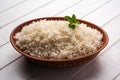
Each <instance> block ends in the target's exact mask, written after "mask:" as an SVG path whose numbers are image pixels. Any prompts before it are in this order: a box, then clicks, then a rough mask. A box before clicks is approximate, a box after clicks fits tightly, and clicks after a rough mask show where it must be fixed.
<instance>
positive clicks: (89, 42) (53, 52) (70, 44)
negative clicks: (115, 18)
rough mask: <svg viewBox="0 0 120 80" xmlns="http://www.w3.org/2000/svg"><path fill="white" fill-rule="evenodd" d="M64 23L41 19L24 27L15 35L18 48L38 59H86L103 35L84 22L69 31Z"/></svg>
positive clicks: (96, 48) (66, 23)
mask: <svg viewBox="0 0 120 80" xmlns="http://www.w3.org/2000/svg"><path fill="white" fill-rule="evenodd" d="M68 24H69V23H68V22H67V21H60V20H40V21H37V22H33V23H31V24H29V25H26V26H24V27H23V28H22V30H21V31H20V32H18V33H16V35H15V36H14V38H15V39H16V44H17V46H19V47H20V49H22V50H23V51H24V52H26V53H27V54H29V55H31V56H34V57H36V58H40V59H70V58H77V57H79V56H85V55H88V54H91V53H93V52H95V51H96V50H98V48H100V47H101V46H102V38H103V35H102V33H101V32H99V31H97V30H96V29H92V28H90V27H89V26H87V25H86V24H84V23H80V24H79V25H78V26H76V28H75V30H73V29H71V28H69V26H68Z"/></svg>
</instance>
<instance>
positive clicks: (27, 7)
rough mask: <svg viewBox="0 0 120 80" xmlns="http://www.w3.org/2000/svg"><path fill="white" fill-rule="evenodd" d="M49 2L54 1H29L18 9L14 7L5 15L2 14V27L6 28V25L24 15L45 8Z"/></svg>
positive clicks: (0, 14) (0, 17)
mask: <svg viewBox="0 0 120 80" xmlns="http://www.w3.org/2000/svg"><path fill="white" fill-rule="evenodd" d="M49 2H52V0H44V1H43V0H27V1H25V2H23V3H22V4H20V5H18V6H16V7H13V8H11V9H9V10H7V11H5V12H3V13H0V21H1V24H0V27H4V26H5V25H7V24H9V23H11V22H13V21H15V20H16V19H18V18H20V17H22V16H23V15H26V14H28V13H30V12H31V11H34V10H35V9H38V8H40V7H42V6H43V5H44V6H45V5H46V3H49ZM33 6H34V7H33Z"/></svg>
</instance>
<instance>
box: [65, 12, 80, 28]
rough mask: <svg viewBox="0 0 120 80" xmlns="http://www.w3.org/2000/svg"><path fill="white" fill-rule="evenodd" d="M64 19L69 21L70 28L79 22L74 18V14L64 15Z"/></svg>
mask: <svg viewBox="0 0 120 80" xmlns="http://www.w3.org/2000/svg"><path fill="white" fill-rule="evenodd" d="M64 18H65V19H67V21H68V22H69V27H70V28H71V29H75V28H76V25H77V24H79V23H80V22H79V21H78V20H77V19H76V16H75V14H73V15H72V17H70V16H65V17H64Z"/></svg>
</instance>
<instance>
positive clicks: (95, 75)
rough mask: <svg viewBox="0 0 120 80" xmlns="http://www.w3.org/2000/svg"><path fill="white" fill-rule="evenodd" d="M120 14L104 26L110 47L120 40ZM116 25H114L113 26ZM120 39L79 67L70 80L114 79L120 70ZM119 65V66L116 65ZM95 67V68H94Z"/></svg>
mask: <svg viewBox="0 0 120 80" xmlns="http://www.w3.org/2000/svg"><path fill="white" fill-rule="evenodd" d="M119 21H120V15H119V16H117V17H116V18H115V19H114V20H112V21H111V22H109V23H108V24H106V25H105V26H104V29H105V31H107V33H108V35H109V39H110V42H109V45H108V46H109V47H110V46H111V45H112V44H114V42H116V41H117V40H120V34H119V31H120V27H118V26H119V25H120V22H119ZM112 26H114V27H112ZM119 44H120V41H119V42H117V43H116V44H115V45H114V46H113V47H111V48H110V49H109V48H108V50H107V49H106V50H107V51H105V50H104V51H105V52H104V53H101V55H99V56H97V57H96V58H95V59H94V61H92V62H91V63H90V64H88V65H87V66H85V67H84V68H82V69H79V71H78V72H76V74H74V75H73V76H72V77H71V78H70V80H79V79H89V80H112V79H113V78H114V77H115V76H116V75H117V74H118V72H119V71H120V69H119V66H120V63H119V59H120V57H119V56H120V55H119V53H120V51H119V48H120V45H119ZM116 65H117V66H116ZM93 69H94V70H93Z"/></svg>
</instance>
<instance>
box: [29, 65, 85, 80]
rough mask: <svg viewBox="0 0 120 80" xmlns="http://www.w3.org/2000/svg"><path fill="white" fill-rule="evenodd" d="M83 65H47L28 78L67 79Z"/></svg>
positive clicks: (34, 79)
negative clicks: (58, 66) (57, 66)
mask: <svg viewBox="0 0 120 80" xmlns="http://www.w3.org/2000/svg"><path fill="white" fill-rule="evenodd" d="M84 65H85V64H83V65H79V66H78V65H77V66H71V67H61V68H56V67H53V68H52V67H45V68H44V69H42V70H41V71H39V72H37V73H36V74H34V75H32V76H31V77H29V78H28V79H27V80H39V79H41V80H48V79H49V80H67V79H68V78H69V77H70V76H72V75H73V74H74V73H75V72H76V71H77V70H79V68H80V67H83V66H84Z"/></svg>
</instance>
